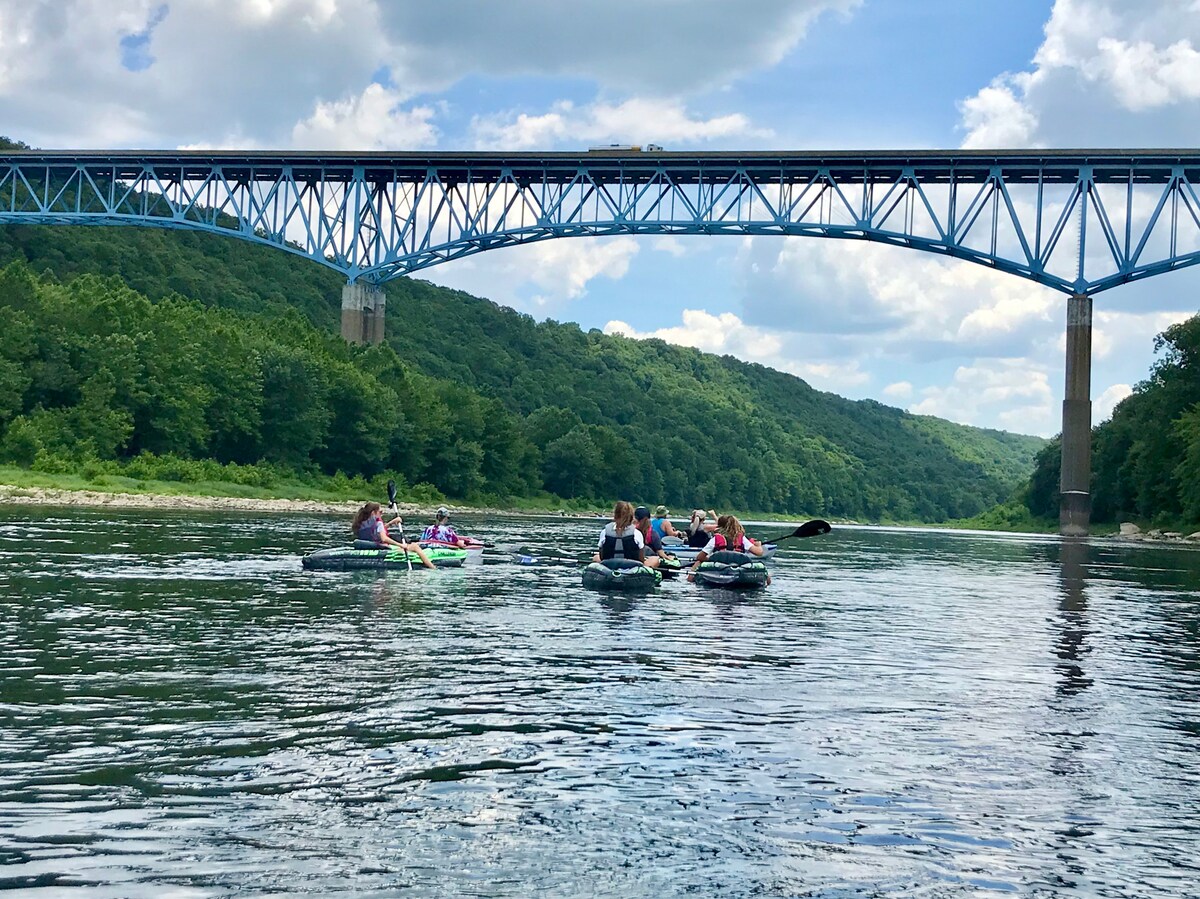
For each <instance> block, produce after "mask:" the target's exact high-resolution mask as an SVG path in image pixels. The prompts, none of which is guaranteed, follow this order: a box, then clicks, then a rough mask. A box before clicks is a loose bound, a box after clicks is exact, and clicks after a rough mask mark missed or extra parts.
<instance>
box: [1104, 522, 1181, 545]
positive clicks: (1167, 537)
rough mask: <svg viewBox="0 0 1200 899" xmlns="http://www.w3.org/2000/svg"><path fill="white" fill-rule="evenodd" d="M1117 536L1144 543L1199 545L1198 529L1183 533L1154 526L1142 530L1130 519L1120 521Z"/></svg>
mask: <svg viewBox="0 0 1200 899" xmlns="http://www.w3.org/2000/svg"><path fill="white" fill-rule="evenodd" d="M1117 537H1118V538H1120V539H1122V540H1137V541H1141V542H1144V543H1191V544H1196V545H1200V531H1195V532H1194V533H1191V534H1184V533H1183V532H1182V531H1162V530H1159V529H1158V528H1154V529H1152V530H1149V531H1143V530H1142V529H1141V528H1140V527H1138V526H1137V525H1136V524H1134V523H1133V522H1131V521H1123V522H1121V530H1120V532H1119V533H1118V534H1117Z"/></svg>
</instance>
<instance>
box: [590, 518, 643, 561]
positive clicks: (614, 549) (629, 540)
mask: <svg viewBox="0 0 1200 899" xmlns="http://www.w3.org/2000/svg"><path fill="white" fill-rule="evenodd" d="M641 536H642V535H641V534H640V533H638V530H637V528H636V527H634V526H633V525H629V526H628V527H625V528H622V529H621V530H620V531H619V532H618V531H617V526H616V525H615V524H613V523H612V522H611V521H610V522H609V523H608V524H606V525H605V526H604V530H603V531H601V532H600V559H601V561H603V560H606V559H633V560H634V561H641V556H642V546H643V545H644V543H643V541H642V539H641Z"/></svg>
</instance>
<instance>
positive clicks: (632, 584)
mask: <svg viewBox="0 0 1200 899" xmlns="http://www.w3.org/2000/svg"><path fill="white" fill-rule="evenodd" d="M660 583H662V575H661V574H659V573H658V572H657V571H655V570H654V569H653V568H648V567H647V566H645V565H643V564H642V563H641V562H635V561H633V560H632V559H605V560H604V561H603V562H592V563H591V564H589V565H588V566H587V567H586V568H584V569H583V586H585V587H587V588H588V589H589V590H622V591H624V592H626V593H647V592H649V591H650V590H653V589H654V588H655V587H657V586H658V585H659V584H660Z"/></svg>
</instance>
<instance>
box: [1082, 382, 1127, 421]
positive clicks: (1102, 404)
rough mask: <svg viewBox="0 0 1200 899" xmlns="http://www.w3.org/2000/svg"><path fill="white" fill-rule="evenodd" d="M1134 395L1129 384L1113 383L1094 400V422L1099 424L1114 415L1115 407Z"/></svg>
mask: <svg viewBox="0 0 1200 899" xmlns="http://www.w3.org/2000/svg"><path fill="white" fill-rule="evenodd" d="M1132 395H1133V388H1132V387H1130V386H1129V385H1128V384H1113V385H1111V386H1110V387H1108V388H1107V389H1106V390H1105V391H1104V392H1103V393H1102V394H1100V396H1098V397H1096V399H1095V400H1093V402H1092V423H1093V424H1099V423H1100V422H1102V421H1107V420H1108V419H1109V418H1111V417H1112V414H1113V409H1115V408H1116V407H1117V404H1118V403H1119V402H1121V400H1123V399H1125V398H1126V397H1128V396H1132Z"/></svg>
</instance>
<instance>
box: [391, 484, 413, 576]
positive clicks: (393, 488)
mask: <svg viewBox="0 0 1200 899" xmlns="http://www.w3.org/2000/svg"><path fill="white" fill-rule="evenodd" d="M387 492H388V509H389V511H391V512H392V513H393V514H394V513H395V512H396V511H397V509H396V482H395V481H393V480H391V479H388V482H387ZM400 542H401V543H407V541H406V540H405V539H404V519H403V518H401V519H400ZM404 561H405V562H407V563H408V570H409V571H412V556H410V555H409V554H408V547H407V546H405V547H404Z"/></svg>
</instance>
